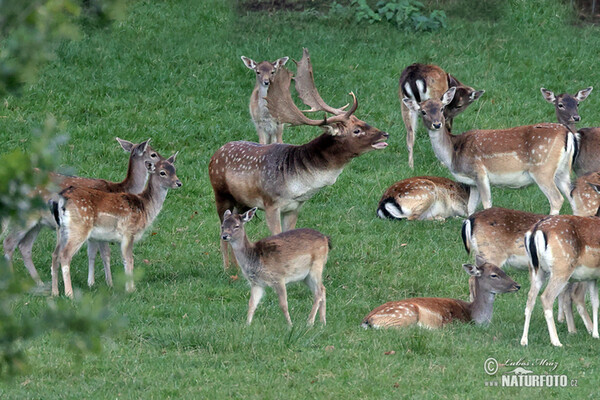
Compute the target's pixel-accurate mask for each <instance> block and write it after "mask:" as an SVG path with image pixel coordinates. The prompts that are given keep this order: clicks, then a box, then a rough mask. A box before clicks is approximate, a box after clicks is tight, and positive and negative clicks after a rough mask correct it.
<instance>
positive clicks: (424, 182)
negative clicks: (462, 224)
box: [377, 176, 469, 221]
mask: <svg viewBox="0 0 600 400" xmlns="http://www.w3.org/2000/svg"><path fill="white" fill-rule="evenodd" d="M468 200H469V186H467V185H465V184H462V183H458V182H454V181H453V180H451V179H447V178H441V177H437V176H419V177H414V178H408V179H403V180H401V181H398V182H396V183H394V184H393V185H392V186H390V187H389V188H388V189H387V190H386V191H385V193H384V194H383V196H382V197H381V200H379V206H378V207H377V215H378V216H379V217H380V218H391V219H404V218H406V219H408V220H409V221H413V220H425V219H437V220H443V219H445V218H448V217H456V216H462V217H466V216H467V201H468Z"/></svg>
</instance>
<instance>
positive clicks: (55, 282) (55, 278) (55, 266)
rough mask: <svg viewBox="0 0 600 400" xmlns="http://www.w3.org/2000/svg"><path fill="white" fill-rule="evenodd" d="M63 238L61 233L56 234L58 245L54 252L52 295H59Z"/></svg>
mask: <svg viewBox="0 0 600 400" xmlns="http://www.w3.org/2000/svg"><path fill="white" fill-rule="evenodd" d="M60 247H61V240H60V234H59V233H57V235H56V247H55V248H54V251H53V252H52V269H51V275H52V296H58V253H59V252H60Z"/></svg>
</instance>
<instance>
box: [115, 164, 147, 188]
mask: <svg viewBox="0 0 600 400" xmlns="http://www.w3.org/2000/svg"><path fill="white" fill-rule="evenodd" d="M147 178H148V171H147V170H146V166H145V165H144V163H143V162H136V161H135V160H134V156H133V155H132V156H131V157H129V166H128V167H127V176H126V177H125V179H124V180H123V181H122V182H120V185H121V187H122V188H123V192H126V193H133V194H138V193H142V192H143V191H144V186H145V185H146V180H147Z"/></svg>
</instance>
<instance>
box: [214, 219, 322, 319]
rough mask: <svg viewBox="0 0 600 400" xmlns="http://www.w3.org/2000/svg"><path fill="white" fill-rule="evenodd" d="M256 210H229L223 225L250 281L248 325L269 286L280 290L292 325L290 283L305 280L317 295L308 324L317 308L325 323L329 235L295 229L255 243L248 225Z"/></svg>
mask: <svg viewBox="0 0 600 400" xmlns="http://www.w3.org/2000/svg"><path fill="white" fill-rule="evenodd" d="M255 213H256V208H252V209H250V210H248V211H246V212H245V213H244V214H242V215H240V214H233V213H232V212H231V211H229V210H226V211H225V213H224V214H223V224H222V225H221V239H222V240H224V241H226V242H229V243H231V247H232V248H233V252H234V254H235V258H236V259H237V262H238V264H239V265H240V268H241V270H242V273H243V274H244V277H245V278H246V279H247V280H248V282H249V283H250V302H249V306H248V320H247V323H248V325H250V324H251V323H252V317H253V315H254V311H255V310H256V307H257V306H258V303H259V302H260V299H261V298H262V296H263V295H264V294H265V288H266V287H267V286H268V287H271V288H273V290H275V292H276V293H277V296H278V297H279V306H280V307H281V310H282V311H283V315H284V316H285V319H286V321H287V323H288V325H290V326H291V325H292V320H291V318H290V314H289V312H288V302H287V291H286V285H287V284H288V283H291V282H299V281H304V283H306V285H307V286H308V287H309V288H310V290H311V291H312V292H313V295H314V300H313V306H312V309H311V311H310V314H309V316H308V321H307V323H308V325H313V324H314V322H315V316H316V315H317V311H319V318H320V320H321V323H322V324H323V325H325V323H326V321H325V307H326V299H325V286H323V278H322V276H323V268H324V267H325V264H326V263H327V254H328V253H329V249H330V248H331V242H330V240H329V237H327V236H325V235H323V234H321V233H320V232H317V231H315V230H312V229H294V230H291V231H287V232H283V233H280V234H278V235H275V236H269V237H267V238H265V239H262V240H259V241H258V242H255V243H252V242H250V241H249V240H248V236H247V235H246V231H245V229H244V225H245V224H246V223H247V222H248V221H250V220H251V219H252V217H253V216H254V214H255Z"/></svg>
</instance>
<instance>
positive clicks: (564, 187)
mask: <svg viewBox="0 0 600 400" xmlns="http://www.w3.org/2000/svg"><path fill="white" fill-rule="evenodd" d="M570 173H571V168H569V169H567V170H566V171H563V170H558V171H557V172H556V175H554V183H555V184H556V186H558V189H559V190H560V191H561V193H562V194H563V195H564V196H565V197H566V198H567V201H568V202H569V204H570V205H571V208H573V197H571V190H572V185H571V176H570Z"/></svg>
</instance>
